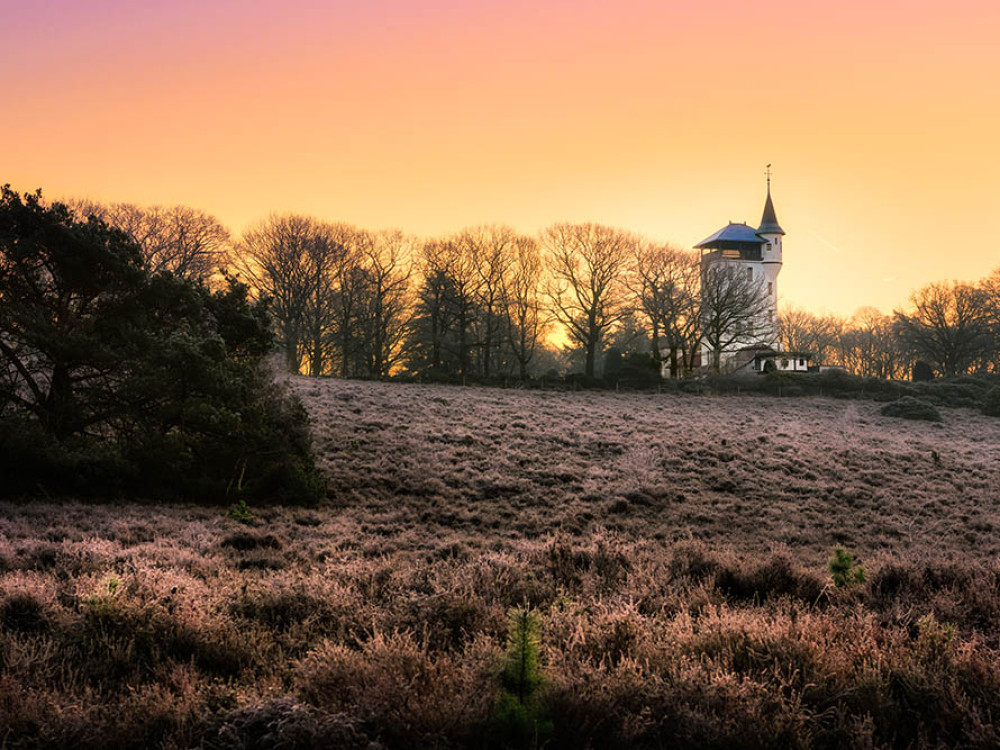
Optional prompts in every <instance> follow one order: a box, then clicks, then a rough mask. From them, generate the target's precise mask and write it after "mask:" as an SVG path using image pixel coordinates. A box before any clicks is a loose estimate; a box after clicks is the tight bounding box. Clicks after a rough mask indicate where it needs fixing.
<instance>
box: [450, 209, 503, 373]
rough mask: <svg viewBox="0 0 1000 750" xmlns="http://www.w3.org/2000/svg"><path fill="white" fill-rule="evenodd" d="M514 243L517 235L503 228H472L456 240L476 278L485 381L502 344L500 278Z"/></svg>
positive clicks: (476, 300) (477, 324)
mask: <svg viewBox="0 0 1000 750" xmlns="http://www.w3.org/2000/svg"><path fill="white" fill-rule="evenodd" d="M516 240H517V233H516V232H514V230H513V229H511V228H510V227H503V226H480V227H472V228H470V229H465V230H463V231H462V232H460V233H459V234H458V236H457V237H456V238H455V243H456V245H457V247H458V249H459V251H460V252H461V253H463V254H464V255H466V256H467V258H468V260H469V262H470V263H471V267H472V269H473V270H474V273H475V277H476V282H475V284H474V286H473V287H472V292H473V295H474V298H475V302H476V308H477V312H478V314H477V315H476V318H475V321H474V325H475V327H476V328H477V329H478V336H477V342H476V343H477V349H478V351H479V361H480V365H481V372H482V375H483V377H484V378H488V377H490V375H491V374H492V369H493V365H494V364H496V363H495V361H494V360H495V359H497V358H498V357H499V349H500V347H501V345H502V343H503V332H504V324H503V323H504V319H503V313H504V309H503V278H504V276H505V275H506V274H507V272H508V270H509V269H510V267H511V265H512V263H513V262H514V252H515V242H516Z"/></svg>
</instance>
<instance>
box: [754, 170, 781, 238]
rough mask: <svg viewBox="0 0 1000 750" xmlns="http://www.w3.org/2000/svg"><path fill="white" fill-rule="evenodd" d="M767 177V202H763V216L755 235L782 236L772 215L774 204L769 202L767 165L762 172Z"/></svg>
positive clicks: (769, 189) (769, 185)
mask: <svg viewBox="0 0 1000 750" xmlns="http://www.w3.org/2000/svg"><path fill="white" fill-rule="evenodd" d="M764 174H766V175H767V200H765V201H764V215H763V216H761V219H760V226H759V227H758V228H757V234H784V233H785V230H783V229H782V228H781V225H780V224H779V223H778V217H777V215H776V214H775V213H774V203H773V202H772V201H771V165H770V164H768V165H767V170H766V171H765V172H764Z"/></svg>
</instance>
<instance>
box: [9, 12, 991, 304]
mask: <svg viewBox="0 0 1000 750" xmlns="http://www.w3.org/2000/svg"><path fill="white" fill-rule="evenodd" d="M0 19H2V22H0V62H2V65H3V70H4V72H5V73H4V76H3V77H2V78H0V114H2V122H3V134H4V138H3V145H2V146H0V166H2V172H0V182H10V183H11V184H12V185H13V186H15V187H16V188H18V189H22V190H27V189H34V188H36V187H41V188H43V190H44V191H45V192H46V193H47V194H48V195H49V196H50V197H70V196H73V197H82V196H87V197H91V198H94V199H97V200H102V201H131V202H136V203H140V204H153V203H159V204H174V203H180V204H186V205H190V206H195V207H198V208H202V209H205V210H207V211H209V212H212V213H214V214H215V215H217V216H218V217H219V218H220V219H221V220H222V221H223V222H225V223H226V224H227V225H228V226H229V227H230V228H232V229H233V230H234V231H237V232H238V231H240V230H242V229H243V228H245V227H246V226H247V225H248V224H249V223H251V222H252V221H254V220H255V219H258V218H261V217H263V216H265V215H267V214H268V213H270V212H271V211H295V212H300V213H305V214H310V215H314V216H317V217H321V218H324V219H330V220H338V221H347V222H351V223H354V224H357V225H360V226H363V227H368V228H372V229H375V228H383V227H398V228H400V229H403V230H405V231H407V232H412V233H416V234H420V235H433V234H440V233H445V232H450V231H453V230H458V229H460V228H462V227H464V226H467V225H472V224H480V223H484V222H497V223H505V224H510V225H512V226H514V227H515V228H517V229H520V230H522V231H527V232H534V231H537V230H539V229H541V228H543V227H545V226H546V225H548V224H550V223H552V222H555V221H563V220H571V221H598V222H602V223H606V224H610V225H615V226H621V227H623V228H627V229H630V230H634V231H636V232H640V233H642V234H645V235H647V236H649V237H651V238H653V239H657V240H661V241H669V242H672V243H675V244H677V245H681V246H686V247H690V246H692V245H693V244H695V243H697V242H698V241H700V240H702V239H703V238H704V237H706V236H708V235H709V234H711V233H712V232H714V231H715V230H717V229H718V228H719V227H720V226H721V225H723V224H725V223H726V221H728V220H732V221H748V222H750V223H752V224H756V223H757V222H758V221H759V219H760V212H761V209H762V207H763V202H764V166H765V164H767V163H772V164H773V165H774V166H773V169H774V178H773V195H774V201H775V206H776V209H777V213H778V217H779V218H780V220H781V224H782V226H783V227H784V229H785V231H786V232H787V233H788V234H787V240H786V248H785V259H784V261H785V262H784V269H783V272H782V289H781V292H782V295H783V297H784V300H785V301H786V302H788V303H793V304H796V305H799V306H803V307H807V308H809V309H812V310H815V311H817V312H821V311H831V312H836V313H842V314H850V313H851V312H853V311H854V310H855V309H856V308H858V307H860V306H863V305H874V306H876V307H879V308H881V309H883V310H886V311H888V310H891V309H892V308H893V307H894V306H899V305H901V304H903V303H904V302H905V300H906V297H907V295H908V294H909V292H910V291H911V290H912V289H913V288H915V287H918V286H920V285H923V284H926V283H928V282H930V281H934V280H938V279H976V278H979V277H982V276H984V275H986V274H987V273H989V272H990V271H991V270H992V269H994V268H995V267H997V266H1000V252H998V246H1000V223H998V222H997V221H996V218H995V216H996V213H997V209H996V206H997V204H998V201H1000V146H998V143H997V139H998V137H1000V87H998V86H997V80H998V78H1000V48H998V46H997V39H998V38H1000V6H998V5H997V4H996V2H995V0H957V1H955V2H951V3H942V2H939V1H938V0H911V1H910V2H906V3H901V2H890V1H889V0H873V1H871V2H866V1H861V0H844V1H842V2H838V3H829V2H815V1H805V2H801V1H796V0H764V1H763V2H756V3H750V2H738V1H737V0H704V1H703V2H700V3H687V2H685V3H680V2H676V3H673V2H653V1H651V0H650V1H646V0H625V1H623V2H620V3H616V4H611V3H606V2H592V1H590V0H575V1H574V2H568V1H567V2H564V1H562V0H558V1H557V2H544V3H540V2H535V1H532V2H529V1H527V0H512V1H509V2H503V3H501V2H485V1H468V2H457V0H437V1H429V2H424V3H419V4H418V3H411V2H403V1H402V0H376V1H372V2H364V3H360V2H335V3H317V2H308V1H307V0H285V1H284V2H281V3H279V2H272V1H270V0H267V1H251V2H247V1H244V2H236V1H235V0H217V1H215V2H210V3H205V2H195V1H194V0H175V1H173V2H146V3H133V2H124V1H123V0H118V1H115V0H95V1H94V2H86V3H81V2H78V1H76V2H74V1H71V0H49V1H46V2H38V3H17V4H15V3H11V2H0Z"/></svg>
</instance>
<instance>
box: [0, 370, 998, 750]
mask: <svg viewBox="0 0 1000 750" xmlns="http://www.w3.org/2000/svg"><path fill="white" fill-rule="evenodd" d="M291 385H292V387H293V388H294V389H295V390H296V391H297V392H298V393H299V394H300V395H301V397H302V399H303V401H304V402H305V403H306V405H307V407H308V409H309V411H310V414H311V415H312V418H313V421H314V433H315V443H316V448H317V451H318V453H319V460H320V463H321V466H322V467H323V470H324V471H325V473H326V474H327V476H328V478H329V482H330V496H329V500H328V502H327V503H326V504H325V505H323V506H321V507H319V508H315V509H305V508H282V507H251V508H250V509H249V510H250V514H251V517H249V518H246V517H244V518H242V520H240V519H238V518H235V517H233V515H232V514H230V513H229V512H228V511H227V510H226V509H225V508H201V507H192V506H185V505H174V506H152V505H146V504H142V503H139V502H116V503H108V504H103V505H102V504H96V505H82V504H77V503H72V502H63V503H55V502H31V503H20V504H4V505H0V667H2V669H0V737H2V738H3V739H2V741H0V742H2V743H3V746H4V747H7V748H22V747H92V748H114V747H134V748H145V747H168V748H184V747H200V748H233V749H235V748H279V747H280V748H313V747H344V748H409V747H442V748H444V747H477V748H478V747H483V748H500V747H532V748H534V747H543V746H544V747H548V748H581V747H582V748H586V747H593V748H616V747H620V748H626V747H646V748H660V747H803V748H805V747H831V748H832V747H838V748H841V747H901V748H902V747H970V746H978V747H994V746H997V745H1000V655H998V651H997V649H998V647H1000V566H998V565H997V554H998V548H1000V545H998V534H997V524H998V523H1000V517H998V514H997V510H996V508H997V503H998V501H1000V497H998V493H997V488H998V486H1000V451H998V450H997V448H996V446H998V445H1000V420H993V419H989V418H986V417H983V416H981V415H978V414H976V413H974V412H972V411H968V410H958V409H943V410H942V412H943V416H944V419H943V422H942V423H940V424H929V423H915V422H904V421H899V420H893V419H890V418H888V417H883V416H880V415H879V413H878V405H877V404H873V403H870V402H863V401H841V400H832V399H816V398H802V399H778V398H767V397H719V398H708V397H696V396H676V395H659V394H610V393H587V392H578V393H557V392H520V391H509V390H498V389H486V388H457V387H443V386H425V385H416V384H413V385H404V384H393V383H359V382H343V381H336V380H312V379H305V378H301V379H294V380H293V381H292V382H291ZM835 546H839V547H843V548H846V549H847V550H848V551H849V552H851V553H852V554H854V555H855V556H857V558H858V559H860V562H861V565H862V566H863V568H864V574H863V575H861V574H857V575H856V576H854V575H852V578H856V579H858V582H856V583H854V584H853V585H850V586H843V587H837V586H835V585H834V584H833V582H832V579H831V576H830V573H829V572H828V570H827V560H828V559H829V557H830V555H831V553H832V550H833V548H834V547H835ZM854 570H855V571H857V570H858V569H857V568H855V569H854ZM861 578H863V579H864V580H863V581H861V580H860V579H861ZM525 612H527V613H528V614H527V615H526V616H525V615H524V614H523V613H525ZM518 613H522V614H521V619H520V622H521V623H522V624H524V623H525V622H528V623H529V626H530V627H528V629H527V630H522V634H523V633H525V632H527V633H528V634H529V636H530V637H527V638H526V639H524V638H522V639H521V641H519V643H520V644H521V648H520V650H515V649H512V648H511V645H510V643H509V635H510V628H511V626H512V624H513V623H516V622H518V619H517V617H518ZM529 631H530V632H529ZM532 634H533V635H532ZM524 643H529V645H528V646H524ZM525 649H527V651H525ZM536 651H537V653H535V652H536ZM516 653H521V654H522V655H523V654H524V653H528V654H529V656H530V657H532V658H529V659H527V660H526V661H525V660H522V661H521V662H517V663H513V662H512V659H513V658H514V656H515V655H516ZM535 656H537V662H536V663H535V660H534V657H535ZM512 663H513V664H514V667H517V666H518V665H519V664H520V666H522V667H524V669H522V670H521V673H522V675H523V674H524V673H525V672H524V670H525V669H526V670H527V672H528V673H530V674H528V677H529V678H530V679H527V680H522V681H521V682H516V681H515V682H512V681H511V680H512V678H511V674H516V673H517V669H514V667H512ZM525 665H527V666H525Z"/></svg>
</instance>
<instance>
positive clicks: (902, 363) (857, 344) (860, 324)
mask: <svg viewBox="0 0 1000 750" xmlns="http://www.w3.org/2000/svg"><path fill="white" fill-rule="evenodd" d="M837 349H838V350H839V353H840V362H839V364H841V365H842V366H843V367H844V368H845V369H846V370H848V371H849V372H852V373H854V374H855V375H860V376H862V377H868V378H881V379H883V380H889V379H893V378H900V377H903V376H904V375H905V373H906V371H907V369H908V366H909V364H910V358H909V357H907V356H906V353H905V352H904V351H903V350H902V348H901V347H900V342H899V339H898V338H897V336H896V332H895V330H894V326H893V319H892V317H891V316H889V315H885V314H884V313H882V312H879V311H878V310H876V309H875V308H874V307H862V308H860V309H859V310H858V311H857V312H855V313H854V315H853V316H852V317H851V319H850V321H848V323H847V325H846V326H845V328H844V330H843V331H842V332H841V334H840V337H839V340H838V344H837Z"/></svg>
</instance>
